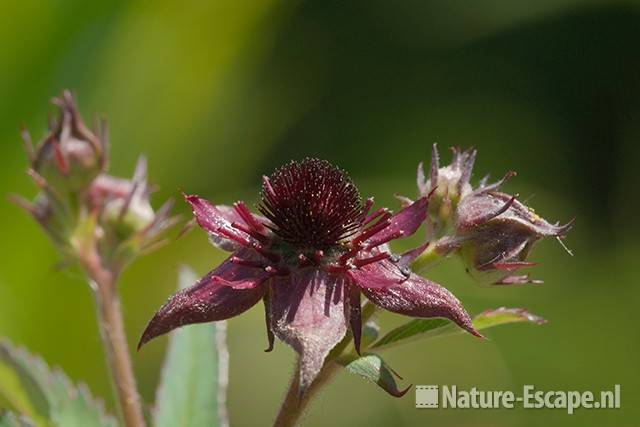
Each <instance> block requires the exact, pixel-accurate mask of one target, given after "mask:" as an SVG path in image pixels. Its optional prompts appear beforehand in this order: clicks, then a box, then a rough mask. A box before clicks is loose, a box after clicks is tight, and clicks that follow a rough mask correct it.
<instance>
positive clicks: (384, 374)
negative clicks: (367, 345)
mask: <svg viewBox="0 0 640 427" xmlns="http://www.w3.org/2000/svg"><path fill="white" fill-rule="evenodd" d="M337 362H338V363H339V364H340V365H342V366H344V367H345V369H346V370H347V372H349V373H351V374H354V375H358V376H360V377H362V378H364V379H366V380H369V381H371V382H373V383H376V384H377V385H379V386H380V387H381V388H382V389H383V390H384V391H386V392H387V393H389V394H390V395H392V396H395V397H402V396H404V394H405V393H406V392H407V391H408V390H409V389H410V388H411V386H409V387H407V388H405V389H404V390H400V389H399V388H398V384H397V383H396V379H395V378H394V375H395V376H397V377H398V378H400V376H399V375H398V374H396V373H395V371H393V370H392V369H391V368H390V367H389V365H387V364H386V363H385V361H384V360H383V359H382V358H381V357H380V356H378V355H377V354H372V353H367V354H364V355H363V356H362V357H359V356H356V355H353V354H349V355H346V356H343V357H340V358H338V360H337ZM400 379H402V378H400Z"/></svg>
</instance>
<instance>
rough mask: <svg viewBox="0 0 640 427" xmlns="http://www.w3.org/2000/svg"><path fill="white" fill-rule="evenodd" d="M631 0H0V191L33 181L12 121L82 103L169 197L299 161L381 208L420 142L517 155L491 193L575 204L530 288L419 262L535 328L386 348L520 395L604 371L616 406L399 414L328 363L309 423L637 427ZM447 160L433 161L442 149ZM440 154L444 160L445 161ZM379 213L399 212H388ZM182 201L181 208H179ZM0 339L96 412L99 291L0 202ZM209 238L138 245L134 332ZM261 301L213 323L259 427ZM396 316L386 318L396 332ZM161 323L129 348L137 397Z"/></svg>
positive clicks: (541, 207)
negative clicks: (516, 312) (77, 389)
mask: <svg viewBox="0 0 640 427" xmlns="http://www.w3.org/2000/svg"><path fill="white" fill-rule="evenodd" d="M638 6H639V4H638V2H623V1H601V2H598V1H578V0H553V1H552V0H542V1H537V2H511V1H499V0H482V1H476V2H466V1H451V0H439V1H424V0H409V1H402V2H391V1H368V2H365V1H362V2H358V1H354V2H338V1H317V2H303V1H296V2H276V1H242V2H226V1H215V2H207V1H183V2H174V1H168V0H167V1H148V2H125V1H119V2H118V1H112V2H85V1H49V2H46V1H30V0H24V1H21V2H3V6H2V9H3V12H2V14H1V15H0V99H1V101H0V138H1V140H2V144H0V150H1V151H0V155H1V156H2V161H3V165H4V166H3V167H2V168H0V174H1V180H0V189H1V191H0V192H1V193H2V194H7V193H10V192H14V193H22V194H27V195H30V196H31V195H34V194H35V189H34V188H33V187H32V185H31V183H30V181H29V179H28V178H27V177H26V175H25V174H24V171H25V168H26V159H25V155H24V153H23V151H22V145H21V142H20V139H19V131H18V129H19V126H20V125H21V124H23V123H24V124H26V125H27V127H28V128H29V129H30V130H31V131H32V134H33V135H34V137H35V138H39V137H40V136H42V135H43V133H44V129H45V123H46V120H47V115H48V114H49V113H50V112H51V111H53V109H52V107H51V106H50V105H49V104H48V100H49V98H50V97H52V96H53V95H56V94H58V93H59V91H60V90H61V89H62V88H70V89H72V90H73V91H74V93H75V94H76V95H77V96H78V98H79V102H80V109H81V111H82V113H83V114H84V116H85V118H87V119H88V121H90V118H91V115H92V114H93V112H100V113H104V114H106V115H107V116H108V117H109V122H110V129H111V141H112V157H111V159H112V160H111V165H112V166H111V172H112V173H114V174H119V175H124V176H128V175H129V174H130V173H131V171H132V169H133V166H134V163H135V159H136V157H137V156H138V155H139V154H140V153H145V154H146V155H147V156H148V158H149V164H150V174H151V177H152V180H153V181H154V182H155V183H157V184H158V185H159V186H160V188H161V190H160V191H159V193H158V194H157V195H156V196H155V199H154V201H155V203H156V205H159V204H160V203H161V202H162V201H163V200H164V199H165V198H168V197H175V198H179V191H180V190H184V191H188V192H191V193H198V194H200V195H202V196H204V197H207V198H209V199H211V200H215V201H216V202H225V203H229V202H233V201H235V200H236V199H239V198H243V199H246V200H247V201H250V202H254V201H255V200H256V195H257V189H258V184H259V178H260V176H261V175H262V174H263V173H268V172H270V171H271V170H272V169H273V168H274V167H276V166H278V165H279V164H281V163H283V162H285V161H287V160H289V159H291V158H301V157H303V156H319V157H323V158H326V159H328V160H331V161H333V162H336V163H338V164H339V165H341V166H342V167H344V168H346V169H348V170H350V171H351V172H352V175H353V177H354V179H355V180H356V182H357V183H358V184H359V186H360V189H361V191H362V193H363V194H367V195H369V194H370V195H375V196H376V200H377V201H378V202H379V203H381V204H383V203H384V204H394V203H395V202H394V200H393V196H392V195H393V193H395V192H399V193H404V194H408V195H413V194H414V193H415V184H414V182H415V179H414V178H415V169H416V164H417V163H418V162H419V161H420V160H428V158H429V147H430V145H431V144H432V143H433V142H438V143H439V144H440V147H441V150H442V151H443V152H444V151H445V150H446V147H448V146H451V145H461V146H469V145H473V146H475V147H477V148H478V150H479V158H478V162H477V166H476V178H478V177H479V176H482V175H484V174H485V173H487V172H491V173H492V175H494V176H500V175H502V174H503V173H504V172H505V171H507V170H510V169H514V170H517V171H518V172H519V175H518V177H517V178H516V179H515V180H513V181H512V182H510V183H509V184H508V190H509V191H513V192H516V191H517V192H519V193H520V194H521V195H522V197H523V198H527V197H530V196H533V195H535V197H534V198H532V199H531V200H530V203H531V204H532V205H533V206H534V207H535V208H536V210H537V212H539V213H541V214H542V215H544V216H545V217H547V218H548V219H550V220H553V221H555V220H561V221H566V220H568V219H570V218H571V217H573V216H577V218H578V222H577V226H576V228H575V230H574V231H573V232H572V233H571V234H570V236H569V238H568V239H567V244H568V245H569V246H570V247H571V248H572V249H573V250H574V251H575V254H576V255H575V257H570V256H568V255H567V254H566V253H565V252H564V251H563V250H562V248H561V247H560V246H559V245H558V244H557V242H555V241H545V242H542V243H541V244H540V245H539V246H538V247H537V250H536V251H534V254H533V258H534V260H536V261H541V265H540V266H538V267H537V268H536V271H535V276H536V277H539V278H543V279H545V280H546V284H545V285H543V286H540V287H513V288H501V289H491V288H484V287H480V286H478V285H476V284H474V283H473V282H472V281H471V280H470V279H469V278H468V277H467V276H466V275H465V274H464V273H463V271H462V268H461V266H460V265H458V264H457V263H456V262H451V263H448V264H446V265H443V266H442V267H441V268H439V269H438V270H436V271H434V272H433V274H432V275H431V276H430V277H431V278H433V279H436V280H438V281H440V282H441V283H443V284H444V285H446V286H447V287H448V288H449V289H451V290H452V291H453V292H454V293H455V294H456V295H457V296H458V297H459V298H460V299H461V300H462V301H463V302H464V303H465V305H466V306H467V308H468V309H469V311H471V312H473V313H478V312H480V311H482V310H484V309H486V308H492V307H498V306H502V305H506V306H524V307H527V308H529V309H530V310H531V311H532V312H535V313H537V314H540V315H542V316H544V317H546V318H548V319H549V323H548V324H547V325H545V326H530V325H522V324H519V325H508V326H504V327H500V328H497V329H495V330H491V331H489V332H488V333H487V335H488V336H489V338H490V340H488V341H485V342H481V341H479V340H476V339H473V338H472V337H470V336H456V337H450V338H440V339H437V340H432V341H424V342H415V343H412V344H409V345H407V346H405V347H400V348H399V349H396V350H390V351H388V352H387V353H386V355H385V358H386V360H387V361H388V362H389V363H390V364H391V366H393V367H394V368H395V369H396V370H398V371H399V372H400V373H401V374H402V375H403V376H404V377H405V378H406V381H405V384H408V383H413V384H458V385H459V386H460V387H472V386H478V387H480V388H485V389H498V390H519V389H520V387H521V386H522V384H534V385H536V386H537V387H539V388H546V389H555V390H557V389H560V390H574V389H577V390H592V391H596V392H598V391H600V390H601V389H607V388H612V387H613V385H614V384H616V383H619V384H621V385H622V406H623V408H622V409H620V410H600V411H596V410H591V411H586V410H579V411H578V413H577V414H575V415H572V416H570V415H567V414H566V413H565V411H563V410H523V409H514V410H484V411H479V410H466V411H465V410H436V411H428V410H417V409H415V408H414V402H413V394H412V393H410V394H409V395H407V396H406V397H405V398H404V399H394V398H392V397H389V396H387V395H386V394H384V393H383V392H382V391H380V390H379V389H377V388H376V387H375V386H372V385H370V384H367V383H365V382H364V381H363V380H360V379H358V378H356V377H352V376H348V375H346V374H344V375H342V376H340V377H339V378H338V379H337V381H335V382H334V383H333V384H332V385H331V386H330V387H328V388H327V390H326V392H325V393H324V394H322V395H321V396H320V397H319V399H318V400H317V402H316V403H315V405H314V406H313V408H312V409H311V411H310V413H309V415H308V417H307V420H306V421H307V425H309V426H321V425H360V424H366V425H371V426H373V425H426V424H431V425H457V426H466V425H481V426H482V425H487V426H489V425H491V426H510V425H525V426H526V425H531V426H534V425H541V424H542V423H546V424H547V425H580V426H583V425H598V426H600V425H616V426H635V425H638V424H637V423H638V421H637V420H638V417H639V416H640V411H639V410H638V405H637V404H638V403H640V393H639V392H638V387H640V367H639V364H638V354H639V352H640V342H639V334H638V331H637V327H636V324H637V320H636V316H635V315H636V313H637V311H638V304H639V303H640V290H639V289H638V287H637V286H636V285H637V277H638V276H637V273H636V271H635V270H636V267H637V266H638V261H637V259H638V256H640V248H639V247H638V245H637V240H638V238H640V233H638V231H639V230H638V223H637V212H638V209H637V196H638V192H637V191H636V190H637V185H638V183H639V180H638V179H637V164H638V156H639V154H640V149H639V148H638V142H639V141H640V50H639V49H638V44H639V42H640V8H639V7H638ZM443 154H444V153H443ZM444 155H445V159H446V158H448V155H447V154H444ZM394 206H395V205H394ZM178 210H179V211H180V212H182V213H183V214H184V215H185V217H187V216H188V210H187V209H186V206H184V204H183V203H182V202H179V203H178ZM1 212H2V216H1V219H0V235H1V236H2V239H1V243H0V259H1V260H2V268H1V269H0V335H2V336H7V337H9V338H10V339H11V340H12V341H13V342H15V343H19V344H21V345H24V346H26V347H28V348H29V349H31V350H32V351H34V352H36V353H39V354H41V355H43V357H44V358H46V359H47V360H48V361H49V362H50V363H51V364H54V365H58V366H61V367H62V368H63V369H64V370H66V371H67V372H68V373H69V374H70V375H71V376H72V377H73V378H74V379H76V380H81V379H82V380H84V381H86V382H87V383H88V385H89V386H90V388H91V390H92V391H93V392H94V393H95V394H98V395H102V396H105V398H106V402H107V405H108V406H109V407H112V405H113V400H112V398H111V396H110V390H109V383H108V380H107V376H106V369H105V366H104V362H103V359H102V351H101V347H100V343H99V340H98V331H97V327H96V324H95V319H94V306H93V302H92V298H91V295H90V293H89V290H88V287H87V286H86V285H85V284H84V283H83V281H82V278H81V277H80V275H78V274H76V273H69V272H64V271H57V270H56V269H55V268H54V265H55V264H56V262H57V260H58V257H57V255H56V253H55V251H54V249H53V247H52V245H51V244H50V243H49V241H48V240H47V239H46V238H45V237H44V236H43V234H42V233H41V232H40V230H39V229H38V227H37V226H36V225H35V223H34V222H33V221H32V220H31V219H30V218H28V217H27V216H26V215H25V214H23V213H22V212H21V211H20V210H19V209H18V208H16V207H14V206H12V205H10V204H9V203H7V202H3V205H2V211H1ZM222 256H223V254H222V253H220V252H219V251H217V250H215V249H213V248H212V247H210V246H209V245H208V243H207V241H206V237H205V235H204V233H201V232H192V233H190V234H189V235H187V236H186V237H185V238H183V239H180V240H178V241H176V242H174V243H172V244H171V245H169V246H167V247H165V248H163V249H162V250H160V251H158V252H155V253H153V254H151V255H149V256H147V257H145V258H143V259H140V260H139V261H137V262H136V263H135V264H134V265H133V266H132V267H131V268H129V269H128V270H127V271H126V273H125V274H124V277H123V280H122V293H123V300H124V302H123V304H124V310H125V317H126V321H127V331H128V334H129V340H130V343H131V344H132V345H133V344H134V343H135V342H136V341H137V338H138V336H139V335H140V332H141V331H142V329H143V327H144V326H145V324H146V321H147V320H148V319H149V318H150V316H151V315H152V314H153V312H154V310H155V309H156V308H157V307H159V305H160V304H161V303H162V302H163V301H164V300H165V298H167V296H168V295H169V294H170V293H171V292H172V291H173V289H174V288H175V286H176V284H175V277H176V273H177V267H178V265H180V264H181V263H186V264H188V265H191V266H192V267H194V268H195V269H196V270H197V271H198V272H199V273H204V272H205V271H207V269H208V268H210V267H212V266H213V265H215V264H216V263H217V262H219V260H220V259H221V258H222ZM262 316H263V313H262V308H261V307H256V308H254V309H253V310H251V311H250V312H249V313H248V314H247V315H245V316H242V317H239V318H237V319H233V320H231V321H230V323H229V344H230V351H231V386H230V391H229V393H230V394H229V404H230V412H231V420H232V424H234V425H267V424H269V423H270V422H271V421H272V419H273V417H274V415H275V412H276V408H277V405H278V403H279V400H280V398H281V396H282V395H283V392H284V389H285V386H286V383H287V381H288V379H289V376H290V370H291V367H290V366H291V361H292V359H293V355H292V352H291V351H290V350H289V349H288V348H286V347H285V346H284V345H283V344H279V345H277V347H276V350H275V351H274V352H273V353H271V354H265V353H263V351H262V350H263V349H264V348H265V345H266V337H265V332H264V326H263V318H262ZM401 320H402V319H400V318H399V317H397V316H391V315H389V316H387V315H385V316H383V317H382V321H383V322H385V324H387V325H394V324H397V323H399V322H400V321H401ZM165 344H166V338H162V339H159V340H157V341H156V342H153V343H151V344H150V345H148V347H146V348H145V349H144V350H143V351H142V352H140V353H138V354H135V355H134V362H135V365H136V366H135V369H136V372H137V374H138V377H139V382H140V386H141V390H142V393H143V395H144V398H145V399H146V400H147V401H148V402H151V401H152V400H153V393H154V387H155V383H156V379H157V375H158V371H159V368H160V363H161V358H162V354H163V352H164V346H165Z"/></svg>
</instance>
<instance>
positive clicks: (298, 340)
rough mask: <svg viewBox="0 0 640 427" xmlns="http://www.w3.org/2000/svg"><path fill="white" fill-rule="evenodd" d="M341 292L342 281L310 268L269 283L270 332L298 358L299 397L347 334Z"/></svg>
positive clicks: (342, 289)
mask: <svg viewBox="0 0 640 427" xmlns="http://www.w3.org/2000/svg"><path fill="white" fill-rule="evenodd" d="M344 292H345V290H344V279H343V278H342V277H340V276H335V275H330V274H328V273H325V272H323V271H320V270H316V269H313V268H306V269H303V270H297V271H295V272H293V273H292V274H291V275H290V276H287V277H283V278H277V279H275V280H274V281H273V282H272V285H271V288H270V290H269V297H270V311H271V328H272V330H273V332H274V333H275V335H276V336H277V337H278V338H279V339H281V340H282V341H284V342H285V343H286V344H288V345H290V346H291V347H292V348H293V349H294V350H295V351H296V352H297V353H298V354H299V357H300V359H299V360H300V390H301V393H304V391H305V390H306V389H307V387H309V385H310V384H311V383H312V382H313V380H314V379H315V378H316V376H317V375H318V372H320V369H321V368H322V365H323V363H324V359H325V358H326V357H327V355H328V354H329V352H330V351H331V349H332V348H333V347H334V346H335V345H336V344H337V343H338V342H340V340H342V338H343V337H344V335H345V333H346V331H347V320H346V318H345V308H344Z"/></svg>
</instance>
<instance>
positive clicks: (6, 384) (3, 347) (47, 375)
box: [0, 341, 117, 427]
mask: <svg viewBox="0 0 640 427" xmlns="http://www.w3.org/2000/svg"><path fill="white" fill-rule="evenodd" d="M0 394H1V395H3V396H4V397H5V399H6V400H7V401H8V402H9V403H10V404H11V406H12V407H13V409H15V410H16V411H17V412H18V413H20V414H22V415H24V416H26V417H28V418H29V419H30V420H31V421H32V422H33V424H34V425H36V426H45V427H49V426H51V427H93V426H96V427H116V426H117V424H116V421H115V420H114V419H113V418H112V417H110V416H108V415H106V414H105V412H104V408H103V406H102V403H101V402H97V401H95V400H94V399H93V398H92V397H91V395H90V393H89V391H88V390H87V388H86V387H85V386H84V385H80V386H75V385H74V384H72V382H71V381H70V380H69V378H68V377H67V376H66V375H65V374H64V373H63V372H61V371H59V370H53V371H52V370H51V369H49V367H48V366H47V365H46V364H45V363H44V362H43V361H42V359H40V358H38V357H35V356H33V355H31V354H29V353H28V352H26V351H25V350H23V349H18V348H15V347H13V346H12V345H11V344H9V343H8V342H6V341H0ZM14 418H15V417H14Z"/></svg>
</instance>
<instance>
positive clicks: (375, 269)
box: [347, 260, 409, 289]
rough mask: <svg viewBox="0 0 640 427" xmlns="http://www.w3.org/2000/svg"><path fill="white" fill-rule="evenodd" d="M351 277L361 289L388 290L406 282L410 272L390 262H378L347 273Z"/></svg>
mask: <svg viewBox="0 0 640 427" xmlns="http://www.w3.org/2000/svg"><path fill="white" fill-rule="evenodd" d="M347 274H348V275H349V277H351V279H352V280H353V281H354V282H355V283H356V284H357V285H358V286H360V287H361V288H372V289H377V288H386V287H389V286H394V285H397V284H399V283H402V282H404V281H405V280H406V279H407V276H408V274H409V273H408V270H407V269H406V268H405V267H403V266H402V265H399V264H394V263H393V262H391V261H389V260H383V261H378V262H375V263H373V264H368V265H365V266H363V267H360V268H355V269H352V270H349V271H348V272H347Z"/></svg>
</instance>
